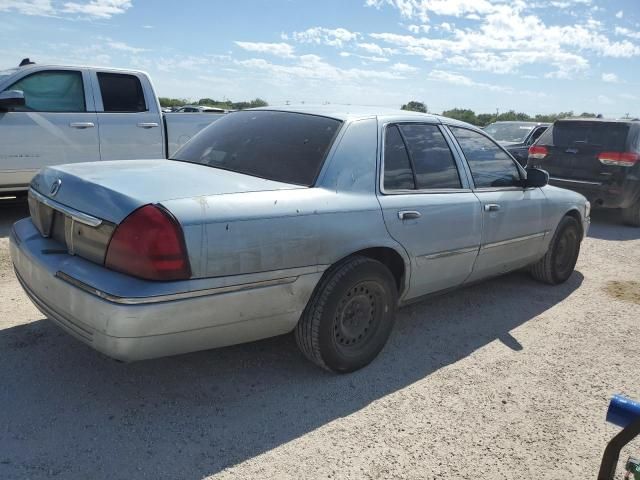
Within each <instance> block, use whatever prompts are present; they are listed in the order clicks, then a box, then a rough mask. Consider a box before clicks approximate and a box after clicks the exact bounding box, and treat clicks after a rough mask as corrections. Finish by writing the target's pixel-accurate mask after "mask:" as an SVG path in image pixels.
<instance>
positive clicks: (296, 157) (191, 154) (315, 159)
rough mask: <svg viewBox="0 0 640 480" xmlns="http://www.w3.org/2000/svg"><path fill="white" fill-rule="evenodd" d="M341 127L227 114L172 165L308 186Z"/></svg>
mask: <svg viewBox="0 0 640 480" xmlns="http://www.w3.org/2000/svg"><path fill="white" fill-rule="evenodd" d="M341 123H342V122H340V121H339V120H336V119H333V118H327V117H322V116H318V115H307V114H301V113H293V112H276V111H270V110H254V111H252V110H247V111H243V112H235V113H230V114H227V115H225V116H224V117H223V118H221V119H219V120H217V121H216V122H215V123H213V124H212V125H210V126H209V127H207V128H206V129H204V130H203V131H202V132H200V133H199V134H198V135H197V136H195V137H194V138H193V139H192V140H191V141H190V142H188V143H187V144H186V145H185V146H184V147H182V148H181V149H180V150H178V151H177V152H176V153H175V154H174V155H173V157H172V160H180V161H183V162H191V163H199V164H202V165H207V166H210V167H215V168H220V169H223V170H230V171H232V172H238V173H244V174H246V175H252V176H254V177H260V178H266V179H268V180H274V181H277V182H286V183H293V184H297V185H304V186H311V185H313V184H314V183H315V179H316V177H317V175H318V173H319V172H320V169H321V168H322V164H323V163H324V159H325V157H326V155H327V153H328V152H329V149H330V148H331V145H332V143H333V140H334V138H335V136H336V134H337V132H338V130H339V128H340V125H341Z"/></svg>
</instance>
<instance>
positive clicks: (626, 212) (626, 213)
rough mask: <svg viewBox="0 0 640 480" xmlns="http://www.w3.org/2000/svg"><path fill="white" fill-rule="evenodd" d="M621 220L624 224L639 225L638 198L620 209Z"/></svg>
mask: <svg viewBox="0 0 640 480" xmlns="http://www.w3.org/2000/svg"><path fill="white" fill-rule="evenodd" d="M622 221H623V222H624V223H625V225H631V226H632V227H640V200H638V201H637V202H636V203H634V204H633V205H631V206H630V207H629V208H623V209H622Z"/></svg>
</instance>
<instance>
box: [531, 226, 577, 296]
mask: <svg viewBox="0 0 640 480" xmlns="http://www.w3.org/2000/svg"><path fill="white" fill-rule="evenodd" d="M581 241H582V238H581V234H580V225H579V224H578V221H577V220H576V219H575V218H573V217H569V216H566V217H564V218H563V219H562V220H561V221H560V224H559V225H558V228H557V229H556V233H555V234H554V236H553V238H552V239H551V244H550V245H549V250H547V253H546V254H545V256H544V257H542V258H541V259H540V260H539V261H538V262H536V263H534V264H533V265H532V266H531V275H532V276H533V277H534V278H535V279H536V280H539V281H541V282H545V283H549V284H551V285H557V284H559V283H563V282H566V281H567V280H568V279H569V277H570V276H571V274H572V273H573V270H574V269H575V266H576V262H577V261H578V255H579V254H580V242H581Z"/></svg>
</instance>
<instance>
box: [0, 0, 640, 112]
mask: <svg viewBox="0 0 640 480" xmlns="http://www.w3.org/2000/svg"><path fill="white" fill-rule="evenodd" d="M0 25H2V28H0V42H1V44H2V45H3V48H2V49H0V68H7V67H12V66H15V65H16V64H17V63H18V62H19V60H20V59H21V58H23V57H27V56H29V57H31V58H32V59H33V60H35V61H37V62H39V63H45V62H54V63H65V64H69V63H71V64H92V65H106V66H114V67H122V68H139V69H143V70H146V71H147V72H149V73H150V74H151V76H152V78H153V80H154V83H155V86H156V90H157V91H158V94H159V95H161V96H172V97H181V98H192V99H198V98H202V97H210V98H216V99H222V98H229V99H231V100H234V101H237V100H245V99H250V98H255V97H262V98H265V99H266V100H267V101H269V103H271V104H274V105H276V104H281V103H284V102H285V101H290V102H292V103H299V102H303V101H304V102H306V103H323V102H331V103H349V104H361V105H381V106H391V107H398V106H400V105H401V104H402V103H405V102H407V101H409V100H419V101H424V102H425V103H426V104H427V105H428V107H429V110H430V111H433V112H440V111H442V110H444V109H448V108H453V107H467V108H472V109H474V110H476V111H477V112H494V111H495V110H496V109H499V110H500V111H505V110H509V109H515V110H518V111H525V112H528V113H550V112H557V111H567V110H573V111H575V112H582V111H590V112H597V113H603V114H605V115H607V116H622V115H624V114H625V113H630V114H631V115H636V116H640V88H639V86H640V1H639V0H527V1H523V0H511V1H505V0H322V1H311V0H306V1H305V0H271V1H267V0H234V1H228V0H224V1H218V0H211V1H195V0H181V1H179V2H177V1H166V0H154V1H151V0H0Z"/></svg>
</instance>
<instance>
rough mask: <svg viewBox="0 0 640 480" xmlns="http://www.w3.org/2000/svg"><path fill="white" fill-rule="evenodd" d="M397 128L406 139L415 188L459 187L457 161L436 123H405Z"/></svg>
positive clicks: (460, 186) (460, 185)
mask: <svg viewBox="0 0 640 480" xmlns="http://www.w3.org/2000/svg"><path fill="white" fill-rule="evenodd" d="M400 131H401V132H402V135H403V136H404V139H405V141H406V142H407V147H408V149H409V155H410V156H411V163H412V164H413V167H414V168H415V172H416V182H417V184H418V185H417V187H418V189H420V190H424V189H434V188H462V184H461V183H460V176H459V175H458V169H457V167H456V162H455V160H454V159H453V155H452V154H451V150H449V145H448V144H447V141H446V140H445V139H444V137H443V136H442V132H440V129H439V128H438V126H437V125H421V124H410V123H408V124H404V125H400Z"/></svg>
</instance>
